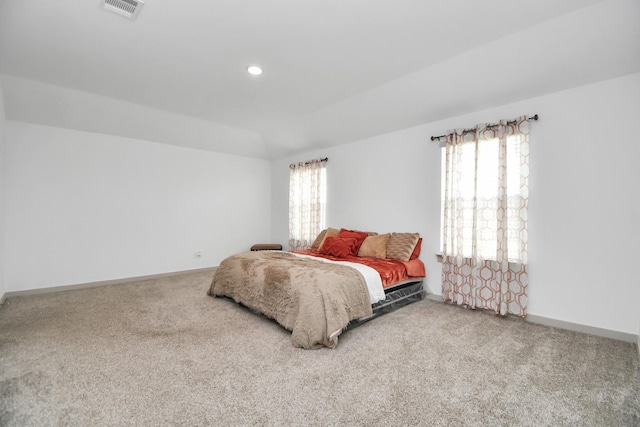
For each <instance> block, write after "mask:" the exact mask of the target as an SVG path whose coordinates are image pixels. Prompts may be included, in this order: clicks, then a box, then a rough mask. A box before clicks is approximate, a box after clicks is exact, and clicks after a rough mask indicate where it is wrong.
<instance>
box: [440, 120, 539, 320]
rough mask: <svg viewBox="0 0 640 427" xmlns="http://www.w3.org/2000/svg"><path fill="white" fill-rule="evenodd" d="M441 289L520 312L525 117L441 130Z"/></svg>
mask: <svg viewBox="0 0 640 427" xmlns="http://www.w3.org/2000/svg"><path fill="white" fill-rule="evenodd" d="M444 167H445V171H446V173H445V183H444V206H443V208H444V214H443V269H442V296H443V299H444V300H445V301H451V302H453V303H455V304H459V305H465V306H468V307H470V308H476V307H478V308H482V309H488V310H493V311H495V312H496V313H499V314H502V315H506V314H515V315H518V316H525V315H526V307H527V286H528V282H529V277H528V271H527V207H528V195H529V194H528V193H529V185H528V181H529V119H528V118H527V117H525V116H523V117H520V118H518V119H516V120H514V121H509V122H508V121H501V122H499V123H498V124H497V125H492V126H487V125H479V126H478V127H476V128H475V129H465V130H459V131H453V132H450V133H449V134H447V142H446V157H445V165H444Z"/></svg>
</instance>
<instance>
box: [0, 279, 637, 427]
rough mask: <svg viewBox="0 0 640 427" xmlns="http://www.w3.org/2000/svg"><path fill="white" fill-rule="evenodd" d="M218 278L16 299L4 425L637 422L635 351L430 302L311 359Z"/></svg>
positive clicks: (3, 372)
mask: <svg viewBox="0 0 640 427" xmlns="http://www.w3.org/2000/svg"><path fill="white" fill-rule="evenodd" d="M210 276H211V274H210V273H194V274H187V275H182V276H175V277H171V278H164V279H156V280H149V281H143V282H137V283H131V284H125V285H115V286H107V287H101V288H92V289H84V290H78V291H67V292H59V293H55V294H42V295H37V296H28V297H19V298H12V299H9V300H8V302H7V304H5V305H4V306H2V307H1V308H0V399H1V400H0V425H2V426H29V425H33V426H53V425H77V426H89V425H90V426H102V425H139V426H160V425H189V426H195V425H225V426H226V425H341V426H342V425H350V426H359V425H363V426H365V425H366V426H376V425H378V426H382V425H385V426H386V425H423V426H465V425H468V426H481V425H490V426H565V425H568V426H638V425H640V377H639V364H638V354H637V352H636V348H635V346H634V345H633V344H629V343H625V342H619V341H615V340H611V339H605V338H599V337H594V336H590V335H585V334H580V333H575V332H568V331H564V330H559V329H554V328H550V327H546V326H541V325H534V324H529V323H526V322H524V321H521V320H517V319H515V320H513V319H502V318H499V317H495V316H493V315H491V314H486V313H480V312H473V311H468V310H464V309H460V308H457V307H452V306H448V305H444V304H439V303H436V302H432V301H427V300H425V301H421V302H418V303H415V304H412V305H410V306H407V307H405V308H403V309H401V310H399V311H396V312H394V313H391V314H387V315H385V316H382V317H380V318H378V319H375V320H373V321H371V322H369V323H366V324H364V325H362V326H360V327H358V328H356V329H353V330H351V331H348V332H346V333H345V334H343V335H342V337H341V338H340V343H339V344H338V347H337V348H336V349H335V350H327V349H322V350H301V349H297V348H294V347H292V345H291V342H290V336H289V335H290V334H289V333H288V332H287V331H285V330H284V329H282V328H280V327H279V326H278V325H276V324H275V323H273V322H271V321H269V320H266V319H264V318H262V317H259V316H257V315H255V314H253V313H251V312H249V311H248V310H246V309H243V308H241V307H239V306H237V305H235V304H234V303H232V302H229V301H227V300H223V299H214V298H211V297H209V296H207V295H206V289H207V287H208V284H209V281H210Z"/></svg>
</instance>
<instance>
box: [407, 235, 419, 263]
mask: <svg viewBox="0 0 640 427" xmlns="http://www.w3.org/2000/svg"><path fill="white" fill-rule="evenodd" d="M420 246H422V237H421V238H419V239H418V243H416V247H415V248H413V253H412V254H411V256H410V257H409V260H412V259H416V258H418V257H419V256H420Z"/></svg>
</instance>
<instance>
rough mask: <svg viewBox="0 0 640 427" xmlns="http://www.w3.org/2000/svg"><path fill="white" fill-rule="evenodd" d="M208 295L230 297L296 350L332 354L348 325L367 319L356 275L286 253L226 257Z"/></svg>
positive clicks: (366, 301) (368, 311)
mask: <svg viewBox="0 0 640 427" xmlns="http://www.w3.org/2000/svg"><path fill="white" fill-rule="evenodd" d="M209 295H211V296H226V297H230V298H232V299H233V300H235V301H236V302H238V303H241V304H243V305H245V306H247V307H249V308H251V309H253V310H255V311H257V312H259V313H262V314H264V315H265V316H267V317H270V318H272V319H275V320H276V321H277V322H278V323H280V324H281V325H282V326H284V327H285V328H286V329H288V330H290V331H292V336H291V338H292V341H293V344H294V345H295V346H296V347H302V348H319V347H323V346H324V347H329V348H334V347H335V346H336V345H337V344H338V336H339V335H340V333H341V332H342V330H343V329H344V328H345V327H346V326H347V325H348V323H349V322H350V321H351V320H353V319H358V318H361V317H365V316H369V315H371V314H372V310H371V303H370V301H369V292H368V291H367V285H366V283H365V281H364V278H363V277H362V275H361V274H360V273H359V272H358V271H357V270H355V269H353V268H351V267H348V266H343V265H338V264H331V263H326V262H323V261H318V260H314V259H308V258H301V257H297V256H295V255H293V254H290V253H288V252H279V251H278V252H276V251H256V252H247V253H241V254H237V255H233V256H230V257H229V258H227V259H225V260H224V261H222V263H221V264H220V267H218V269H217V270H216V272H215V275H214V277H213V281H212V283H211V287H210V289H209Z"/></svg>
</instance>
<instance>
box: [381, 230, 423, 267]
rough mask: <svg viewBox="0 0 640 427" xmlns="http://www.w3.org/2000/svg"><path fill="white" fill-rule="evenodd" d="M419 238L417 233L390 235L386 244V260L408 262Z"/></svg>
mask: <svg viewBox="0 0 640 427" xmlns="http://www.w3.org/2000/svg"><path fill="white" fill-rule="evenodd" d="M419 238H420V234H419V233H391V236H390V237H389V241H388V242H387V258H389V259H397V260H398V261H404V262H407V261H409V258H410V257H411V253H412V252H413V248H415V247H416V244H417V243H418V239H419Z"/></svg>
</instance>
